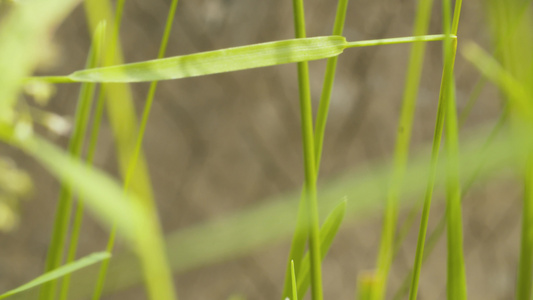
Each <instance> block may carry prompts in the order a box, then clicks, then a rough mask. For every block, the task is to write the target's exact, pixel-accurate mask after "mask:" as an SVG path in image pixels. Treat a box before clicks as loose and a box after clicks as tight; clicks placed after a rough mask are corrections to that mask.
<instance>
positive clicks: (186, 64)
mask: <svg viewBox="0 0 533 300" xmlns="http://www.w3.org/2000/svg"><path fill="white" fill-rule="evenodd" d="M444 38H445V36H444V35H442V34H437V35H426V36H416V37H401V38H390V39H379V40H367V41H357V42H350V43H347V42H346V40H345V38H344V37H341V36H324V37H313V38H301V39H291V40H284V41H275V42H268V43H261V44H253V45H248V46H241V47H233V48H226V49H221V50H214V51H207V52H200V53H194V54H189V55H182V56H174V57H169V58H162V59H154V60H148V61H143V62H137V63H130V64H125V65H115V66H111V67H103V68H95V69H86V70H80V71H76V72H74V73H72V74H70V75H68V76H49V77H46V76H44V77H35V78H28V79H27V80H31V79H39V80H43V81H47V82H51V83H69V82H106V83H117V82H122V83H128V82H145V81H161V80H171V79H180V78H187V77H194V76H202V75H209V74H216V73H224V72H232V71H238V70H245V69H252V68H259V67H267V66H274V65H280V64H287V63H296V62H305V61H310V60H318V59H325V58H329V57H335V56H338V55H339V54H341V53H342V51H343V50H344V49H346V48H356V47H370V46H379V45H395V44H404V43H417V42H430V41H442V40H444ZM452 38H455V36H452Z"/></svg>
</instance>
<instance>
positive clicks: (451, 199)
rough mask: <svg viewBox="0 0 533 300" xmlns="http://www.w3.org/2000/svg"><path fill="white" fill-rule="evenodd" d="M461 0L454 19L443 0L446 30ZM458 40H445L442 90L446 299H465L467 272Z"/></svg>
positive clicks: (446, 2) (450, 27) (455, 29)
mask: <svg viewBox="0 0 533 300" xmlns="http://www.w3.org/2000/svg"><path fill="white" fill-rule="evenodd" d="M461 4H462V1H461V0H459V1H456V2H455V9H454V16H453V18H454V19H453V21H452V24H453V25H451V26H450V19H451V15H450V14H451V2H450V0H445V1H443V27H444V31H445V33H450V30H454V31H455V32H454V31H452V32H451V33H452V34H456V33H457V32H456V31H457V29H458V28H457V24H458V22H459V20H458V19H459V15H460V11H461ZM456 48H457V40H452V39H446V40H445V41H444V62H445V68H444V72H443V84H442V85H443V91H444V101H445V103H446V104H445V110H446V120H445V127H446V135H445V139H446V157H447V160H446V161H447V163H446V167H447V187H446V194H447V195H446V222H447V236H448V262H447V265H448V276H447V297H448V299H453V300H461V299H466V298H467V294H466V275H465V265H464V257H463V229H462V227H463V222H462V212H461V187H460V182H459V181H460V180H459V146H458V140H459V137H458V129H457V112H456V104H455V84H454V75H453V67H454V63H455V53H456Z"/></svg>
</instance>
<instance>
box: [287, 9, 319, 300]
mask: <svg viewBox="0 0 533 300" xmlns="http://www.w3.org/2000/svg"><path fill="white" fill-rule="evenodd" d="M293 9H294V24H295V26H294V27H295V32H296V37H297V38H305V36H306V34H305V16H304V15H305V14H304V6H303V0H293ZM298 89H299V91H300V115H301V127H302V144H303V155H304V167H305V198H306V200H307V202H308V205H307V209H308V216H309V217H308V221H309V223H308V226H309V227H308V228H309V231H310V234H309V253H310V257H311V297H312V299H313V300H322V297H323V296H322V270H321V269H322V268H321V259H320V257H321V256H320V233H319V221H318V208H317V198H316V166H315V149H314V135H313V112H312V109H311V91H310V86H309V69H308V65H307V62H300V63H298Z"/></svg>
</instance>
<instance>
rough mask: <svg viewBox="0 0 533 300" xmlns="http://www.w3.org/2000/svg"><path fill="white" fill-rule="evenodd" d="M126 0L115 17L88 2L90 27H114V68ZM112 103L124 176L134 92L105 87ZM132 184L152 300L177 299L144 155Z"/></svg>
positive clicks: (103, 2) (110, 60)
mask: <svg viewBox="0 0 533 300" xmlns="http://www.w3.org/2000/svg"><path fill="white" fill-rule="evenodd" d="M123 6H124V1H118V2H117V10H116V12H115V14H114V15H115V16H114V17H113V13H112V9H111V5H110V3H109V1H108V0H86V1H85V8H86V12H87V16H88V20H89V25H90V27H91V28H92V27H94V26H95V23H96V22H98V21H99V20H102V19H104V20H107V21H108V22H109V23H110V24H114V26H113V29H112V32H111V36H112V38H111V39H109V40H108V42H107V48H106V52H105V56H104V64H105V65H111V64H116V63H121V61H122V56H121V52H122V51H121V47H120V42H119V28H120V21H121V20H120V19H121V17H122V10H123ZM103 89H104V91H105V92H106V94H107V97H108V99H109V101H106V104H107V110H108V114H109V116H110V121H111V126H112V129H113V131H114V135H115V140H116V142H117V150H118V154H119V155H118V158H119V165H120V169H121V171H122V174H123V176H124V177H126V176H127V175H126V173H127V172H128V170H129V164H130V162H131V157H132V155H133V152H134V148H135V140H136V138H135V137H136V134H137V133H136V131H135V128H136V121H135V112H134V109H133V102H132V97H131V91H130V90H129V88H128V87H127V86H126V85H123V84H107V85H104V86H103ZM130 178H131V179H130V182H133V183H134V184H133V187H134V188H132V190H134V192H135V193H136V194H137V195H139V200H141V205H142V206H143V208H144V209H145V210H146V211H147V212H148V216H149V224H146V225H145V226H146V227H147V228H146V230H147V231H148V232H150V233H149V234H146V235H140V237H139V239H137V245H136V248H137V249H136V250H137V252H138V253H139V256H140V260H141V264H142V265H143V269H144V270H143V274H144V278H145V282H146V285H147V289H148V294H149V297H150V298H151V299H175V297H176V296H175V292H174V287H173V283H172V273H171V272H170V270H169V268H168V262H167V255H166V253H165V250H164V246H163V245H164V242H163V237H162V233H161V228H160V227H159V224H158V222H159V221H158V219H157V214H156V208H155V203H154V200H153V194H152V191H151V183H150V180H149V176H148V172H147V168H146V163H145V160H144V157H143V155H142V154H138V159H137V166H136V168H135V171H134V173H133V175H130ZM115 234H116V228H115V227H113V228H112V229H111V233H110V238H109V242H108V245H107V249H112V248H113V246H114V240H115ZM108 264H109V260H105V261H104V262H103V263H102V265H101V269H100V275H99V277H98V281H97V286H96V288H95V291H94V294H93V299H99V298H100V295H101V292H102V289H103V285H104V281H105V274H106V273H107V268H108Z"/></svg>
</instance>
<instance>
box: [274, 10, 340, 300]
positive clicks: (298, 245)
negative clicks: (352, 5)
mask: <svg viewBox="0 0 533 300" xmlns="http://www.w3.org/2000/svg"><path fill="white" fill-rule="evenodd" d="M293 5H294V6H295V24H298V21H299V20H298V19H299V18H300V19H301V20H300V21H301V22H302V23H304V22H303V7H300V10H302V11H300V12H299V13H300V14H301V16H297V15H296V14H297V13H298V12H297V7H298V5H300V6H303V3H297V2H296V1H295V2H293ZM347 6H348V1H347V0H340V1H339V2H338V6H337V13H336V16H335V25H334V29H333V35H339V36H340V35H342V29H343V27H344V20H345V18H346V10H347ZM300 26H302V25H300ZM303 26H304V28H303V29H301V28H300V30H303V31H304V33H303V36H299V37H300V38H304V37H305V24H303ZM295 28H296V32H297V37H298V34H299V33H298V29H299V26H298V25H296V26H295ZM301 34H302V33H300V35H301ZM300 40H301V39H300ZM336 63H337V58H336V56H333V57H331V58H330V59H328V62H327V66H326V74H325V78H324V84H323V88H322V95H321V99H320V106H319V110H318V114H317V125H316V129H315V131H314V142H313V145H312V146H313V147H314V149H313V150H314V151H313V152H314V155H315V157H314V159H315V161H314V167H315V169H316V170H315V174H314V176H315V179H314V181H315V182H314V184H316V180H317V176H318V171H319V169H320V157H321V153H322V142H323V140H324V132H325V127H326V120H327V113H328V110H329V100H330V97H331V90H332V88H333V81H334V78H335V69H336ZM298 75H299V76H300V75H301V74H300V70H299V73H298ZM302 124H303V122H302ZM310 130H311V134H313V133H312V131H313V128H312V125H311V127H310ZM304 143H305V141H304ZM304 147H305V145H304ZM306 182H307V178H306ZM306 190H307V188H306V186H304V189H303V191H302V196H301V200H300V204H299V208H298V213H297V221H296V229H295V232H294V234H293V238H292V243H291V248H290V251H289V262H290V263H289V264H290V265H289V264H288V265H287V271H286V274H285V286H284V289H283V293H282V298H285V297H287V296H288V295H289V293H290V286H292V285H291V282H290V281H289V278H291V277H290V272H292V269H293V265H294V261H296V263H297V264H298V265H300V263H301V264H302V265H301V266H300V267H299V270H302V268H304V261H303V260H304V258H303V257H304V256H303V255H304V251H305V244H306V241H307V239H308V236H309V229H308V228H309V225H308V223H309V218H308V216H307V212H308V211H309V208H308V207H307V205H309V204H308V201H306ZM320 235H321V234H320V232H319V237H320ZM321 250H322V249H321ZM323 250H325V251H326V252H327V250H326V249H323ZM315 251H316V250H315ZM315 254H316V253H315ZM321 256H322V255H321ZM322 258H323V256H322ZM314 263H316V262H314ZM310 265H311V261H310V260H309V258H308V259H307V267H308V268H310ZM308 274H309V273H307V274H305V275H304V274H302V273H300V271H299V272H298V278H300V279H302V278H304V279H306V280H302V283H305V284H303V285H302V288H299V289H298V290H297V291H298V294H299V296H300V298H303V297H304V295H305V292H306V290H307V287H308V282H309V280H308V279H307V278H308V277H307V275H308ZM319 275H320V274H319ZM293 293H294V288H293Z"/></svg>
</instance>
